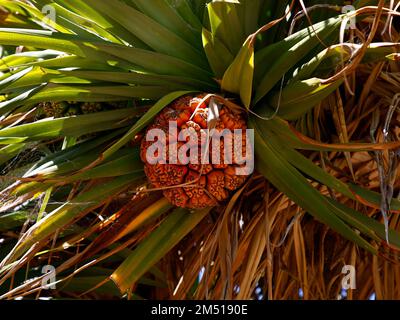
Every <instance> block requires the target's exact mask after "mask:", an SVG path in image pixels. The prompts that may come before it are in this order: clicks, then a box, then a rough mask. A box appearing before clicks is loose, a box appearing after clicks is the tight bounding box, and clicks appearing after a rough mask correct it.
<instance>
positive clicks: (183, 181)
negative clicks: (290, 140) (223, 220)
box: [140, 95, 253, 209]
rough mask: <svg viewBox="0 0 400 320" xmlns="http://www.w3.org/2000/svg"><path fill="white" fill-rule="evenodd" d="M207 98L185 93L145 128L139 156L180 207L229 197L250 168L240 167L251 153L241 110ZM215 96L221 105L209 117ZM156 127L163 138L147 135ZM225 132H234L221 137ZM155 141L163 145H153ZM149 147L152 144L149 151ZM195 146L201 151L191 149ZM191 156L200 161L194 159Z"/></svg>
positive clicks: (155, 181) (199, 205)
mask: <svg viewBox="0 0 400 320" xmlns="http://www.w3.org/2000/svg"><path fill="white" fill-rule="evenodd" d="M204 97H205V95H199V96H196V97H193V96H185V97H182V98H180V99H178V100H176V101H174V102H173V103H171V104H170V105H168V106H167V107H166V108H164V110H163V111H162V112H161V113H160V114H159V115H158V116H157V117H156V118H155V120H154V122H153V123H152V124H151V125H150V126H149V127H148V128H147V131H146V134H145V136H144V138H143V140H142V144H141V153H140V156H141V159H142V161H143V162H144V164H145V166H144V168H145V173H146V176H147V178H148V179H149V181H150V182H151V184H152V185H153V187H155V188H160V189H162V190H163V194H164V196H165V197H166V198H167V199H168V200H169V201H170V202H171V203H172V204H174V205H176V206H178V207H184V208H191V209H198V208H204V207H210V206H215V205H217V204H219V203H221V202H223V201H225V200H227V199H228V198H229V196H230V194H231V193H232V192H233V191H235V190H237V189H239V188H240V187H241V186H242V185H243V184H244V182H245V181H246V179H247V177H248V175H249V174H250V173H251V172H249V173H247V171H238V169H239V170H240V169H243V168H244V166H245V165H244V162H245V161H247V160H249V157H253V153H252V149H251V146H250V140H249V139H248V136H247V135H246V133H247V130H246V129H247V126H246V121H245V119H244V116H243V114H242V113H241V112H240V111H237V110H235V111H233V110H231V109H229V108H228V107H227V106H226V105H224V104H221V103H219V102H218V103H216V102H215V100H212V99H213V98H211V99H210V98H209V99H206V100H204ZM211 101H212V103H213V108H214V110H215V108H217V110H218V111H217V117H214V121H210V117H209V112H210V103H211ZM213 114H214V113H213ZM211 123H212V127H210V124H211ZM171 128H172V129H171ZM173 128H175V130H173ZM154 129H157V130H158V131H157V132H158V133H163V134H164V137H165V138H164V139H161V138H159V137H160V136H161V135H154V134H153V135H151V137H152V138H151V139H149V137H150V134H149V133H150V132H153V133H154V132H155V131H152V130H154ZM211 129H214V130H211ZM210 132H214V133H210ZM222 132H225V133H228V132H230V133H231V135H229V134H228V135H226V136H223V135H222V134H221V133H222ZM182 133H184V135H183V137H184V138H182ZM154 136H157V139H156V138H154ZM214 139H215V140H218V141H217V143H215V144H214V143H212V141H213V140H214ZM238 140H241V141H238ZM157 141H158V142H160V143H161V144H160V145H162V146H164V148H163V149H160V148H158V149H156V148H154V146H155V142H157ZM151 146H153V148H154V149H152V150H151V152H150V149H149V148H150V147H151ZM238 148H239V150H238ZM155 150H156V151H155ZM189 150H191V151H189ZM192 150H193V151H195V150H197V152H194V153H193V154H191V152H192ZM161 153H162V154H161ZM176 153H177V154H176ZM182 153H183V154H184V155H185V156H186V158H185V159H188V158H190V160H189V162H188V161H186V162H182V159H181V158H180V155H181V154H182ZM237 155H240V156H239V157H238V156H237ZM173 156H174V158H173ZM193 157H195V159H196V160H198V161H197V162H196V161H192V160H193V159H194V158H193ZM227 158H228V159H227ZM172 159H174V160H175V161H172ZM238 172H239V173H240V174H238Z"/></svg>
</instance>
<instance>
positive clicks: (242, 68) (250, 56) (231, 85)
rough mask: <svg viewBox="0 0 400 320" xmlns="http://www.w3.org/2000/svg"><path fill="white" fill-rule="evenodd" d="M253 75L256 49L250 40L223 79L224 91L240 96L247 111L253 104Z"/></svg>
mask: <svg viewBox="0 0 400 320" xmlns="http://www.w3.org/2000/svg"><path fill="white" fill-rule="evenodd" d="M253 73H254V47H253V44H252V43H251V40H250V38H249V39H247V41H246V42H245V43H244V45H243V47H242V48H241V49H240V51H239V53H238V55H237V56H236V58H235V60H234V61H233V62H232V64H231V65H230V66H229V68H228V70H226V72H225V74H224V77H223V79H222V89H223V90H226V91H229V92H233V93H237V94H240V98H241V100H242V102H243V104H244V106H245V107H246V108H247V109H249V107H250V103H251V95H252V90H253Z"/></svg>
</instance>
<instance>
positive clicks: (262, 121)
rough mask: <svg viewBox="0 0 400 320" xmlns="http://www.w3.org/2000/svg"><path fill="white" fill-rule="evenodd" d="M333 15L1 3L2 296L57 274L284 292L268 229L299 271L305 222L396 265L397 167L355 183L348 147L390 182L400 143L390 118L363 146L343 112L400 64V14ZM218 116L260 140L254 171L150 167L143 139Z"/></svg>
mask: <svg viewBox="0 0 400 320" xmlns="http://www.w3.org/2000/svg"><path fill="white" fill-rule="evenodd" d="M325 2H327V3H328V4H319V3H318V1H307V8H306V6H305V4H304V2H303V1H270V0H238V1H233V0H232V1H228V0H226V1H222V0H221V1H208V0H182V1H175V0H152V1H148V0H124V1H122V0H107V1H99V0H85V1H83V0H68V1H64V0H52V1H50V0H47V1H41V0H32V1H29V2H28V1H19V0H16V1H0V6H1V8H2V11H1V12H2V14H1V20H0V23H1V25H2V28H1V29H0V43H1V44H2V45H3V46H4V48H5V49H7V51H8V52H9V54H8V55H5V56H3V58H2V59H1V62H0V71H1V72H2V74H1V78H0V94H1V96H0V99H1V100H0V113H1V120H0V143H1V145H2V147H1V149H0V161H1V164H2V168H3V179H2V191H1V209H0V230H2V231H4V233H5V234H6V235H8V236H7V237H6V238H5V239H6V242H5V243H4V244H2V245H1V247H0V255H1V257H2V261H1V263H0V288H2V293H1V294H2V297H3V298H12V297H16V296H21V295H23V296H25V295H27V296H31V295H33V296H34V295H35V294H36V295H40V294H41V292H42V290H43V287H42V285H43V284H42V280H43V277H44V275H41V274H39V275H38V274H37V273H38V268H39V269H40V267H41V266H42V265H44V264H51V265H54V266H55V267H56V272H57V273H56V275H57V281H58V282H57V283H56V285H57V289H56V295H57V296H60V297H65V296H71V295H73V296H75V295H76V294H81V295H83V296H85V297H91V298H93V297H99V296H100V297H115V296H123V295H125V294H128V297H129V298H132V297H133V298H140V297H150V298H167V297H173V296H175V297H179V298H189V299H190V298H239V299H243V298H250V297H253V296H254V289H255V287H256V286H257V284H259V285H260V281H261V280H260V279H263V278H265V279H266V280H265V284H264V285H263V286H264V289H265V293H266V294H267V295H268V297H269V298H279V295H274V294H273V292H274V290H279V287H280V286H282V284H280V285H279V283H280V282H279V281H283V280H282V279H286V278H287V275H286V276H284V277H283V278H281V280H279V281H278V280H277V279H275V278H273V277H272V276H271V274H272V273H271V270H270V269H269V270H270V271H268V268H267V265H268V263H267V262H266V261H272V260H273V257H271V247H270V242H269V240H268V239H269V235H270V233H269V232H271V230H272V229H273V227H274V226H278V227H277V228H278V229H279V233H278V234H279V236H280V237H282V238H283V240H282V243H283V246H286V244H287V246H288V247H292V246H293V243H294V246H295V251H294V252H295V253H296V255H295V258H291V259H289V260H291V261H292V262H293V263H292V265H294V266H296V265H297V266H299V265H300V264H299V261H303V260H301V258H304V257H305V251H304V250H302V248H303V246H304V243H305V242H307V241H306V240H304V236H303V234H302V233H301V231H300V230H301V225H299V222H298V221H299V220H298V216H299V214H305V213H306V214H307V217H311V216H312V217H313V218H314V219H316V220H310V221H314V222H312V223H316V222H315V221H318V223H323V224H325V225H326V226H328V227H329V228H330V229H331V230H333V231H334V232H335V234H336V233H337V234H339V235H340V236H341V237H343V239H346V241H347V240H348V241H351V242H353V243H354V244H355V245H357V246H358V248H360V250H365V251H366V252H369V253H372V254H374V255H376V256H384V257H385V259H388V260H393V259H394V258H393V257H394V254H395V253H396V250H397V249H398V248H399V247H400V237H399V233H398V232H397V231H395V230H394V229H395V228H396V224H395V222H393V221H392V220H389V218H390V214H391V213H393V212H396V211H399V210H400V202H399V201H398V200H396V199H394V197H393V189H395V187H396V186H395V184H394V182H393V181H394V180H395V174H393V172H394V171H393V170H392V171H390V172H391V174H392V175H391V179H386V180H385V179H384V178H382V179H381V182H382V183H381V184H380V186H381V189H380V191H381V192H380V193H379V192H377V191H379V190H377V188H375V189H374V188H370V187H369V186H368V184H366V183H365V184H363V182H362V180H361V181H360V180H357V179H356V178H355V175H354V171H353V167H352V162H351V154H354V155H358V154H367V155H371V157H372V159H375V157H376V159H380V160H381V162H382V163H383V164H382V163H381V165H379V166H378V168H379V169H380V170H381V171H380V175H381V177H385V172H386V171H385V168H388V165H387V163H389V164H390V163H391V164H393V163H394V162H393V161H394V160H393V159H394V158H395V153H396V150H397V149H398V148H399V147H400V142H399V141H395V140H393V139H392V138H391V137H388V135H387V134H386V135H384V137H383V138H382V135H378V133H377V132H378V131H379V130H378V129H379V128H381V127H380V126H379V125H380V124H381V123H380V122H379V121H380V120H379V119H381V117H380V116H379V115H378V116H377V117H375V118H374V119H377V120H376V121H375V122H374V123H375V126H373V125H371V128H375V129H376V131H374V130H372V129H371V133H372V134H371V137H372V138H373V139H372V140H371V138H370V137H369V136H366V135H364V136H363V135H362V133H360V135H359V136H357V135H356V133H355V132H357V130H358V126H353V127H352V128H350V130H351V133H352V134H350V133H349V132H348V129H347V127H346V118H345V114H344V110H345V109H344V107H346V106H347V105H346V106H344V107H343V104H344V103H346V101H350V102H349V103H348V104H350V103H351V101H353V102H354V99H355V97H359V96H360V93H359V92H360V90H362V88H363V87H362V83H360V81H359V78H357V77H358V72H359V70H360V68H366V66H370V67H371V69H372V70H374V71H373V72H375V75H376V77H375V78H374V80H375V79H376V78H377V77H378V74H379V72H380V71H381V70H382V68H383V66H386V67H387V69H388V70H390V68H394V69H393V70H394V71H395V70H396V69H395V68H396V67H395V61H396V59H397V58H398V54H397V53H396V48H397V47H396V45H397V43H396V41H397V40H398V39H397V40H391V42H390V41H389V40H388V38H387V37H388V35H389V34H390V35H391V36H392V37H397V32H396V30H395V27H394V26H393V24H392V23H391V22H393V19H396V17H397V15H398V14H397V13H396V11H395V10H394V8H393V4H392V5H391V4H390V3H388V2H389V1H355V2H354V3H353V6H354V10H353V11H350V12H349V13H342V7H343V6H344V5H345V4H346V3H347V2H346V1H339V0H338V1H333V0H332V1H325ZM349 25H350V28H349ZM383 28H385V31H384V32H383V33H382V35H381V34H380V32H381V31H382V29H383ZM17 46H18V50H17V52H16V53H10V51H11V50H12V48H13V47H17ZM376 66H380V69H377V67H376ZM369 80H370V83H371V81H372V80H371V79H369ZM366 83H367V84H368V81H366ZM360 84H361V86H360ZM392 85H393V82H392ZM388 90H389V89H388ZM391 90H392V89H390V90H389V93H388V94H387V96H389V95H390V92H391ZM362 92H363V93H362V94H361V98H362V99H364V100H363V101H364V102H365V101H366V97H365V94H366V93H368V92H364V91H362ZM386 93H387V91H386ZM363 94H364V96H363ZM187 97H191V98H189V100H188V98H187ZM195 97H197V98H195ZM192 98H194V99H195V100H196V101H197V102H199V100H200V102H199V103H197V104H196V105H195V106H193V105H191V102H190V100H191V99H192ZM204 98H205V99H204ZM182 99H183V100H182ZM185 99H186V100H185ZM332 99H333V101H334V103H332ZM352 99H353V100H352ZM179 101H181V104H182V101H184V102H183V104H184V106H183V107H182V106H181V107H179ZM343 101H344V102H343ZM339 102H342V103H341V107H342V108H340V109H337V110H339V111H340V112H339V111H337V110H336V111H337V112H335V113H334V115H335V116H336V117H333V121H332V120H329V119H330V118H329V110H330V109H329V107H328V108H327V107H326V106H327V105H328V106H329V105H335V106H336V105H339ZM201 103H204V104H205V105H204V106H203V107H201ZM215 104H217V105H219V110H220V111H221V112H220V114H219V115H218V117H217V119H216V121H217V123H220V124H223V125H226V126H227V127H232V128H233V127H234V126H231V125H230V124H228V123H230V122H229V121H231V118H232V117H235V114H236V116H238V117H239V118H236V120H235V121H233V123H234V124H235V126H236V127H237V128H242V129H244V128H250V129H253V130H254V151H255V162H256V167H255V172H254V173H253V174H252V175H250V176H245V177H239V176H238V175H236V174H235V173H234V171H233V170H231V169H232V168H227V167H223V168H216V167H215V166H214V167H211V168H208V169H207V168H204V166H201V168H197V169H196V168H194V167H191V168H189V169H188V168H187V167H186V166H182V165H181V166H179V165H178V166H177V167H173V170H172V169H171V168H169V169H168V168H167V167H166V166H167V165H165V164H164V165H163V164H161V165H158V167H157V168H154V167H153V166H151V165H149V164H148V163H147V159H146V158H145V157H144V156H143V152H144V151H146V150H147V145H146V144H145V142H143V141H144V136H145V133H146V129H149V128H153V127H157V128H163V126H164V125H165V123H164V124H163V123H162V121H167V120H168V119H169V118H168V117H169V116H168V117H167V116H166V115H167V113H168V112H172V111H174V112H178V111H179V112H178V116H177V117H178V118H179V119H181V120H182V119H183V118H182V116H184V115H183V113H184V112H186V110H191V112H192V113H191V114H190V115H189V116H188V117H187V118H184V119H183V120H182V121H183V122H182V123H181V126H186V127H190V126H192V128H194V129H196V128H202V129H207V128H210V126H212V125H214V126H215V121H214V122H213V121H212V119H211V120H210V117H209V116H208V114H209V111H208V110H209V109H212V108H214V105H215ZM177 105H178V106H177ZM387 108H389V104H388V105H387V106H386V110H387ZM333 109H334V108H333ZM333 109H332V110H333ZM168 110H169V111H168ZM361 110H363V109H362V108H361ZM235 112H236V113H235ZM346 112H347V111H346ZM349 112H350V111H349ZM201 113H203V114H204V113H205V116H204V117H203V118H201V117H200V118H199V119H200V120H195V118H193V117H195V116H196V115H200V116H201ZM383 113H384V110H383V111H382V114H383ZM392 113H393V112H392ZM238 114H239V115H238ZM358 115H359V116H360V117H361V115H364V113H362V112H361V113H360V112H359V114H358ZM367 116H371V114H370V113H367ZM224 117H225V118H224ZM230 117H231V118H230ZM175 118H176V115H175ZM328 118H329V119H328ZM224 119H225V120H224ZM232 119H233V118H232ZM388 119H389V122H390V118H388ZM192 120H193V121H192ZM214 120H215V119H214ZM202 121H203V122H202ZM190 122H191V123H190ZM335 125H336V127H335ZM358 125H360V123H358ZM360 126H361V125H360ZM236 127H235V128H236ZM335 128H336V129H337V130H338V131H337V132H338V135H337V137H334V135H333V134H332V130H333V131H335ZM196 132H198V131H196ZM335 132H336V131H335ZM363 132H364V131H363ZM379 132H380V131H379ZM351 136H355V137H356V136H357V138H355V141H351V139H350V137H351ZM141 148H142V152H141ZM210 152H211V151H210ZM141 154H142V157H141ZM341 156H342V159H345V161H344V162H343V163H345V164H347V167H344V166H342V167H341V168H340V169H341V171H340V170H337V168H336V167H335V165H334V163H335V159H334V158H335V157H341ZM388 159H389V160H390V159H391V160H390V161H389V160H388ZM386 160H387V161H386ZM145 168H146V170H145V171H144V169H145ZM392 169H393V168H392ZM157 170H158V171H157ZM179 170H181V171H179ZM203 170H205V171H204V172H203ZM183 171H184V174H182V175H179V174H180V173H179V174H178V173H177V172H183ZM145 172H146V174H145ZM338 172H339V173H338ZM196 174H200V177H198V178H196ZM146 175H147V176H146ZM177 175H178V178H176V176H177ZM174 177H175V178H176V179H173V178H174ZM349 177H350V178H349ZM389 180H390V181H389ZM191 181H192V182H194V183H195V185H190V183H191ZM181 183H187V185H185V186H182V185H180V184H181ZM378 189H379V188H378ZM163 194H164V195H165V196H166V197H164V196H163ZM381 217H383V219H381ZM271 221H273V223H272V222H271ZM307 221H309V220H307ZM389 221H391V222H393V223H391V225H390V227H389ZM285 230H286V231H285ZM312 230H313V229H311V233H312V232H313V231H312ZM314 230H315V232H318V231H317V230H318V228H315V229H314ZM17 232H18V233H17ZM324 232H325V231H324ZM292 233H293V234H294V236H293V238H292V236H290V234H292ZM285 234H286V236H285ZM321 234H322V233H321ZM321 237H322V236H321ZM287 238H290V239H291V240H289V239H287ZM285 239H286V240H285ZM318 239H319V240H318ZM332 239H334V240H332V241H334V242H333V243H332V246H333V247H335V243H337V245H338V247H339V243H340V241H342V240H340V238H337V237H334V238H332ZM285 241H286V242H287V243H286V242H285ZM315 241H317V242H318V241H323V240H322V238H318V237H317V239H316V240H315ZM332 252H333V251H332ZM363 252H364V251H363ZM315 254H316V253H315ZM328 254H329V253H328ZM293 259H295V260H293ZM266 268H267V269H266ZM288 268H289V267H288ZM265 270H267V271H265ZM39 271H40V270H39ZM199 273H201V274H205V275H204V277H203V278H201V277H200V278H199V277H198V276H199ZM35 276H36V277H35ZM305 279H306V276H305V274H303V276H302V277H300V279H298V281H299V282H298V286H299V287H298V288H297V289H296V288H295V287H293V288H291V290H292V291H291V292H292V293H293V292H297V291H296V290H298V289H299V288H300V287H301V288H303V289H304V290H307V283H306V282H305ZM25 280H26V281H25ZM110 280H112V281H110ZM285 281H288V280H285ZM114 284H115V285H116V286H114ZM146 286H149V287H152V288H154V290H151V291H150V292H151V293H146V292H148V290H146V289H145V288H146ZM116 288H118V289H116ZM335 288H336V287H335ZM335 290H336V289H335ZM306 295H307V293H306ZM329 295H330V296H332V295H331V292H330V293H328V294H327V296H329ZM283 296H287V295H283ZM292 297H295V295H294V296H293V294H292ZM335 297H336V296H335Z"/></svg>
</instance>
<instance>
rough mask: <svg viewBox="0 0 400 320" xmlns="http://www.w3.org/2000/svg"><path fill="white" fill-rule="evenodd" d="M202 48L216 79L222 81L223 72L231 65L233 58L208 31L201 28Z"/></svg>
mask: <svg viewBox="0 0 400 320" xmlns="http://www.w3.org/2000/svg"><path fill="white" fill-rule="evenodd" d="M202 39H203V48H204V51H205V53H206V55H207V59H208V62H209V63H210V66H211V69H212V70H213V72H214V75H215V77H217V79H222V76H223V75H224V73H225V71H226V70H227V69H228V67H229V65H230V64H231V63H232V61H233V59H234V56H233V55H232V54H231V53H230V52H229V50H228V49H227V48H226V47H225V46H224V45H223V44H222V43H221V42H220V41H219V40H218V38H216V37H213V35H212V34H211V32H210V31H208V30H207V29H206V28H203V32H202Z"/></svg>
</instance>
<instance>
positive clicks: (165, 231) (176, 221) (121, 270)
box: [111, 209, 209, 293]
mask: <svg viewBox="0 0 400 320" xmlns="http://www.w3.org/2000/svg"><path fill="white" fill-rule="evenodd" d="M208 213H209V209H203V210H199V211H196V212H192V213H191V212H189V211H187V210H185V209H176V210H175V211H174V212H172V213H171V214H169V215H168V217H167V218H165V220H164V221H163V222H162V223H161V225H160V226H159V227H158V228H157V229H156V230H154V231H153V232H152V233H151V234H150V235H149V236H148V237H147V238H145V239H144V240H143V241H142V242H141V243H140V244H139V246H138V247H136V249H135V250H134V251H133V252H132V254H131V255H130V256H129V257H128V258H127V259H126V260H125V261H124V262H123V263H122V264H121V265H120V266H119V267H118V268H117V269H116V270H115V271H114V273H113V274H112V275H111V279H112V280H113V281H114V282H115V284H116V285H117V286H118V288H119V289H120V291H121V293H125V292H127V290H129V288H131V287H132V286H133V285H134V284H135V283H136V282H137V281H138V280H139V279H140V278H141V277H142V276H143V275H144V274H145V273H146V272H147V271H148V270H149V269H150V267H152V266H153V265H155V264H156V263H157V262H158V261H159V260H160V259H161V258H162V257H163V256H164V255H165V254H167V253H168V252H169V251H170V250H171V249H172V248H173V247H174V246H175V245H176V244H178V243H179V241H181V240H182V239H183V238H184V237H185V236H186V235H187V234H188V233H189V232H191V231H192V230H193V228H194V227H195V226H196V225H197V224H198V223H199V222H200V221H201V220H203V218H204V217H205V216H206V215H207V214H208Z"/></svg>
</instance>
